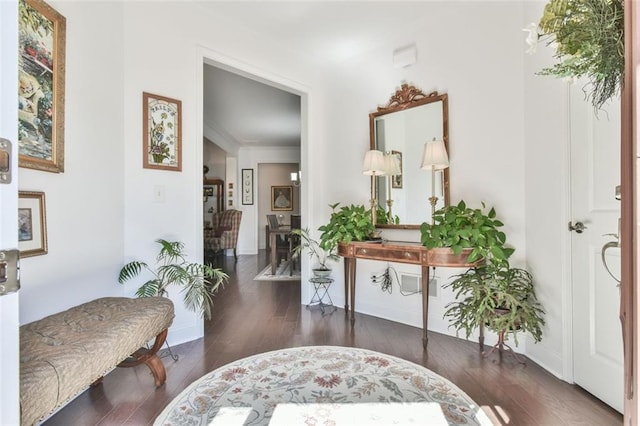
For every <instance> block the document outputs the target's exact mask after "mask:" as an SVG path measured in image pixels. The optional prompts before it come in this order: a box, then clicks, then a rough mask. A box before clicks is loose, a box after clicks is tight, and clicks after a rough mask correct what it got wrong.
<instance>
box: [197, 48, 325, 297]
mask: <svg viewBox="0 0 640 426" xmlns="http://www.w3.org/2000/svg"><path fill="white" fill-rule="evenodd" d="M200 55H201V58H202V64H203V66H202V72H203V79H202V81H203V83H202V84H203V86H202V91H201V93H202V96H203V99H202V105H203V113H202V120H203V121H202V129H203V138H204V137H206V138H207V139H209V140H211V141H212V142H214V143H215V144H216V145H218V146H219V147H220V148H221V149H223V150H224V151H225V152H226V153H227V175H226V184H227V185H230V184H231V185H235V186H236V187H237V189H236V191H237V190H238V188H239V187H238V185H239V183H240V182H241V176H240V175H241V171H242V170H247V169H248V170H253V171H254V173H253V176H254V180H253V186H254V194H253V195H254V197H253V199H254V200H255V201H257V195H258V194H257V192H255V191H256V188H257V185H258V184H259V179H260V177H259V174H258V170H257V169H258V165H259V164H262V163H292V164H298V165H299V167H298V169H304V167H305V164H307V161H308V160H307V155H308V154H307V152H308V149H307V141H308V134H307V132H308V125H307V122H308V116H307V111H308V100H309V90H308V89H307V88H306V87H304V86H301V85H300V84H299V83H297V82H293V81H291V80H287V79H283V78H282V77H281V76H279V75H274V74H271V73H269V72H266V71H263V70H257V69H255V68H253V67H250V66H248V65H247V64H244V63H242V64H239V63H237V62H236V61H235V60H233V59H231V58H228V57H224V56H222V55H220V54H218V53H216V52H212V51H209V50H207V49H204V48H201V49H200ZM212 69H215V70H214V72H215V73H217V74H218V75H224V77H223V78H225V79H233V80H240V81H241V82H242V83H243V87H242V88H239V89H235V90H231V91H228V92H227V94H228V96H215V95H214V96H213V97H211V96H210V95H211V93H210V91H209V90H210V88H211V87H215V85H208V84H206V81H207V79H206V78H205V77H206V73H207V72H209V71H211V70H212ZM221 71H222V72H221ZM226 86H228V85H225V87H226ZM274 90H277V91H278V92H279V93H280V94H281V95H282V94H284V95H282V97H280V98H270V97H268V96H266V95H265V94H266V93H269V92H272V93H273V91H274ZM265 96H266V97H265ZM258 98H260V99H262V100H263V101H264V100H265V99H266V110H265V109H263V110H262V111H266V112H262V113H260V112H258V111H257V110H256V108H257V104H258V103H259V102H258V101H257V99H258ZM210 99H218V100H222V101H224V102H223V104H224V105H223V108H222V109H221V108H217V109H215V110H216V111H217V112H219V113H220V114H218V113H216V114H215V115H209V114H208V113H207V112H205V111H209V109H208V108H209V107H211V105H209V102H210ZM230 99H234V100H238V99H244V100H245V102H246V103H245V104H244V107H243V108H240V109H235V115H233V114H232V113H233V112H234V108H235V107H233V106H232V105H231V103H230ZM263 104H264V103H263ZM279 108H283V109H287V108H289V110H291V108H295V110H296V111H297V112H296V114H297V115H296V117H295V118H294V119H291V116H290V119H288V120H277V119H275V118H274V116H273V115H272V114H273V112H274V111H275V110H277V109H279ZM229 115H233V117H234V118H231V119H229V121H228V122H229V123H236V125H238V126H246V125H254V126H256V123H260V122H262V123H266V124H265V126H264V127H263V128H262V130H260V131H256V130H255V129H256V127H254V128H253V129H254V130H253V131H247V132H244V131H238V129H240V127H235V129H236V130H233V129H230V128H227V124H225V126H224V127H223V126H221V125H220V123H221V122H224V123H227V120H226V118H225V117H229ZM213 117H215V118H213ZM280 124H282V126H280ZM273 128H283V129H285V130H286V132H287V134H286V135H284V136H283V135H280V136H277V135H274V134H273V133H272V132H271V130H272V129H273ZM310 173H312V172H310ZM310 176H311V174H310V175H309V177H310ZM289 184H291V183H290V181H289ZM238 195H239V194H238ZM298 195H299V197H298V200H299V207H298V208H299V212H300V214H302V215H304V212H306V211H308V208H309V207H308V206H309V203H310V200H309V199H308V196H307V194H306V193H305V191H299V194H298ZM229 202H232V203H233V208H236V209H239V210H242V212H243V216H242V224H241V227H240V234H239V241H238V253H239V254H257V253H258V248H259V242H260V241H259V240H260V238H259V236H260V235H261V234H262V233H263V232H262V233H261V232H260V231H261V229H260V226H259V217H260V216H259V212H258V204H257V203H256V202H252V203H246V204H245V203H244V200H242V199H241V197H239V196H237V197H235V198H234V199H233V200H232V201H230V200H228V201H227V205H226V207H227V208H229V205H228V203H229ZM303 297H306V295H304V296H303Z"/></svg>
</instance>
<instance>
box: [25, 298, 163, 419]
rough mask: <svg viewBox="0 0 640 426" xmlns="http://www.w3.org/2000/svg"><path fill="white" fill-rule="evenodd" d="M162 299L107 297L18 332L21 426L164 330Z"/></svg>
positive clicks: (51, 409) (68, 398)
mask: <svg viewBox="0 0 640 426" xmlns="http://www.w3.org/2000/svg"><path fill="white" fill-rule="evenodd" d="M173 317H174V310H173V303H172V302H171V300H169V299H167V298H164V297H147V298H137V299H131V298H125V297H106V298H102V299H96V300H93V301H91V302H88V303H84V304H82V305H79V306H76V307H73V308H71V309H68V310H66V311H64V312H60V313H57V314H54V315H50V316H48V317H45V318H43V319H41V320H38V321H35V322H32V323H29V324H25V325H23V326H21V327H20V405H21V411H22V424H27V425H31V424H33V423H35V422H36V421H38V420H40V419H42V418H43V417H45V416H47V415H49V414H51V413H52V412H53V411H54V410H56V409H57V408H59V407H60V406H62V405H64V404H65V403H66V402H67V401H68V400H70V399H71V398H74V397H75V396H76V395H78V394H79V393H80V392H82V391H83V390H84V389H86V388H87V387H88V386H89V385H90V384H92V383H93V382H95V381H96V380H98V379H99V378H101V377H102V376H104V375H105V374H106V373H108V372H109V371H111V370H112V369H113V368H115V367H116V366H117V365H118V364H119V363H120V362H121V361H123V360H124V359H126V358H127V357H128V356H129V355H130V354H132V353H133V352H135V351H136V350H137V349H139V348H140V347H141V346H144V345H145V344H146V343H147V342H148V341H149V340H151V339H153V338H154V337H155V336H156V335H158V334H160V333H161V332H162V331H163V330H164V329H166V328H168V327H169V326H170V325H171V323H172V321H173Z"/></svg>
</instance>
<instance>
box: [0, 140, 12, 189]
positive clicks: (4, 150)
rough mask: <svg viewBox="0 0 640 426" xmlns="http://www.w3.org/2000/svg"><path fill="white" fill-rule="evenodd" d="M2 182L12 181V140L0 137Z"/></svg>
mask: <svg viewBox="0 0 640 426" xmlns="http://www.w3.org/2000/svg"><path fill="white" fill-rule="evenodd" d="M0 183H11V141H9V140H8V139H5V138H0Z"/></svg>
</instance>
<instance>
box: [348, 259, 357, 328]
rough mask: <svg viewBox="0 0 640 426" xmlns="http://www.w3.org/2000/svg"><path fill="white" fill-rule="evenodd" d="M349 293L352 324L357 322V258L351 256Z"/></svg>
mask: <svg viewBox="0 0 640 426" xmlns="http://www.w3.org/2000/svg"><path fill="white" fill-rule="evenodd" d="M349 263H350V264H351V267H350V268H349V293H350V298H351V325H353V323H354V322H356V258H355V257H352V258H349Z"/></svg>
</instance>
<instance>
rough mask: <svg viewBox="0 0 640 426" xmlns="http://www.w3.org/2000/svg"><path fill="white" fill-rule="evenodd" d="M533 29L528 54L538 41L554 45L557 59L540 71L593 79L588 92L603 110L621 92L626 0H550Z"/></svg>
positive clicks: (595, 105)
mask: <svg viewBox="0 0 640 426" xmlns="http://www.w3.org/2000/svg"><path fill="white" fill-rule="evenodd" d="M525 31H528V32H529V35H528V37H527V44H529V46H530V48H529V50H528V53H533V52H535V46H536V45H537V43H538V41H539V40H547V45H552V46H553V47H555V50H556V54H555V55H554V56H555V57H556V58H557V59H558V60H559V62H558V63H557V64H555V65H554V66H552V67H549V68H544V69H543V70H542V71H540V72H539V73H538V74H539V75H555V76H557V77H562V78H568V79H572V80H573V79H577V78H580V77H586V78H587V79H588V80H589V83H588V85H587V87H585V92H586V93H587V97H588V99H589V100H590V101H591V104H592V105H593V106H594V107H595V108H596V109H600V108H601V107H602V106H603V105H604V104H605V103H606V102H607V101H608V100H609V99H611V98H612V97H614V96H616V95H618V94H619V93H620V89H621V87H622V83H623V79H624V10H623V0H551V1H550V2H549V3H547V5H546V6H545V8H544V13H543V15H542V18H541V19H540V22H539V23H538V25H536V24H532V25H530V26H529V27H528V28H527V29H526V30H525Z"/></svg>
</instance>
